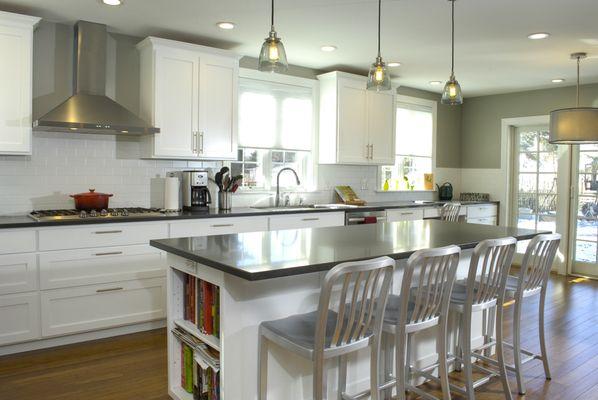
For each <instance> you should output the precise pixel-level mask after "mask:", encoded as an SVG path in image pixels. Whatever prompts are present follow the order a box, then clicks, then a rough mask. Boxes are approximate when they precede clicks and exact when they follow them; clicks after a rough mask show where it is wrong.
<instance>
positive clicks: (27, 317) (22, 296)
mask: <svg viewBox="0 0 598 400" xmlns="http://www.w3.org/2000/svg"><path fill="white" fill-rule="evenodd" d="M39 308H40V307H39V294H38V293H37V292H33V293H18V294H8V295H4V296H0V345H5V344H9V343H17V342H24V341H26V340H33V339H38V338H39V337H40V312H39Z"/></svg>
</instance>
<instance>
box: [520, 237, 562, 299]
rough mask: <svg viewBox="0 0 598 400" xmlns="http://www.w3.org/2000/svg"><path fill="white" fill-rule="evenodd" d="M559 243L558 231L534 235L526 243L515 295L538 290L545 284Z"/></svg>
mask: <svg viewBox="0 0 598 400" xmlns="http://www.w3.org/2000/svg"><path fill="white" fill-rule="evenodd" d="M560 243H561V235H559V234H558V233H554V234H546V235H538V236H535V237H534V238H533V239H532V240H531V241H530V242H529V244H528V245H527V249H526V250H525V255H524V256H523V262H522V263H521V270H520V272H519V274H520V275H519V283H518V287H517V293H516V295H515V297H521V296H522V295H523V293H524V292H538V291H540V289H542V288H543V287H545V286H546V283H547V281H548V275H549V274H550V270H551V268H552V263H553V261H554V258H555V256H556V252H557V250H558V249H559V244H560Z"/></svg>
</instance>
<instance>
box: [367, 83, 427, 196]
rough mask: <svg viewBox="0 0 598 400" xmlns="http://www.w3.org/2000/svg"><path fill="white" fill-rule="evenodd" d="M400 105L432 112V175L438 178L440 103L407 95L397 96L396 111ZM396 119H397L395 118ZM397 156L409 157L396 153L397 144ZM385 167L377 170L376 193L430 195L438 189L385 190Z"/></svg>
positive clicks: (396, 140) (379, 167)
mask: <svg viewBox="0 0 598 400" xmlns="http://www.w3.org/2000/svg"><path fill="white" fill-rule="evenodd" d="M400 104H411V105H414V106H419V107H426V108H429V109H430V110H431V112H432V174H434V177H436V132H437V125H438V102H437V101H436V100H429V99H422V98H419V97H413V96H406V95H401V94H397V95H396V96H395V111H396V109H397V108H399V105H400ZM395 118H396V117H395ZM395 142H398V138H397V131H396V126H395ZM397 156H402V157H404V156H407V155H405V154H397V153H396V144H395V157H397ZM383 167H385V166H384V165H381V166H378V168H377V170H378V173H377V176H376V192H378V193H400V192H425V193H429V192H434V191H436V189H434V188H432V190H425V189H414V190H409V189H398V190H397V189H389V190H383V188H382V185H383V183H382V184H381V180H382V168H383Z"/></svg>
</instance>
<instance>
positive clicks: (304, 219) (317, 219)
mask: <svg viewBox="0 0 598 400" xmlns="http://www.w3.org/2000/svg"><path fill="white" fill-rule="evenodd" d="M319 220H320V218H303V219H302V220H301V221H319Z"/></svg>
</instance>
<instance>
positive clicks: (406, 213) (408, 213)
mask: <svg viewBox="0 0 598 400" xmlns="http://www.w3.org/2000/svg"><path fill="white" fill-rule="evenodd" d="M401 215H413V213H412V212H402V213H401Z"/></svg>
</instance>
